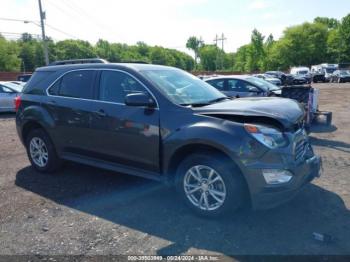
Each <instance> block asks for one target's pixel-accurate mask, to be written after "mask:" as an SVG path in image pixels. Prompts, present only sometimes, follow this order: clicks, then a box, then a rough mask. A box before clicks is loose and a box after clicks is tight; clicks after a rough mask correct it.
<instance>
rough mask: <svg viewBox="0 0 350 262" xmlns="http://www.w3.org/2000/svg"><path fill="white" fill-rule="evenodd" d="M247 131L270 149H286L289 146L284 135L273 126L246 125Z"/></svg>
mask: <svg viewBox="0 0 350 262" xmlns="http://www.w3.org/2000/svg"><path fill="white" fill-rule="evenodd" d="M244 128H245V130H246V131H247V132H248V133H249V134H251V135H252V136H253V137H254V138H255V139H256V140H258V141H259V142H260V143H262V144H263V145H265V146H267V147H268V148H271V149H274V148H278V147H284V146H286V145H287V144H288V140H287V138H286V137H285V136H284V135H283V133H282V132H281V131H280V130H278V129H276V128H274V127H271V126H265V125H254V124H244Z"/></svg>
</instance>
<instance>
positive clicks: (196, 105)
mask: <svg viewBox="0 0 350 262" xmlns="http://www.w3.org/2000/svg"><path fill="white" fill-rule="evenodd" d="M180 105H181V106H190V107H201V106H207V105H210V104H209V103H193V104H180Z"/></svg>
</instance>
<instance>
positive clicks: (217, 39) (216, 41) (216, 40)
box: [214, 34, 219, 46]
mask: <svg viewBox="0 0 350 262" xmlns="http://www.w3.org/2000/svg"><path fill="white" fill-rule="evenodd" d="M218 41H219V37H218V35H217V34H216V36H215V39H214V43H215V45H216V46H218Z"/></svg>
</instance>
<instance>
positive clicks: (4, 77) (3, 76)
mask: <svg viewBox="0 0 350 262" xmlns="http://www.w3.org/2000/svg"><path fill="white" fill-rule="evenodd" d="M19 75H23V73H22V72H0V81H15V80H17V77H18V76H19Z"/></svg>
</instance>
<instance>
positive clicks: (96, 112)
mask: <svg viewBox="0 0 350 262" xmlns="http://www.w3.org/2000/svg"><path fill="white" fill-rule="evenodd" d="M94 113H95V114H96V115H97V116H99V117H106V116H107V114H106V112H105V111H104V110H103V109H100V110H98V111H95V112H94Z"/></svg>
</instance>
